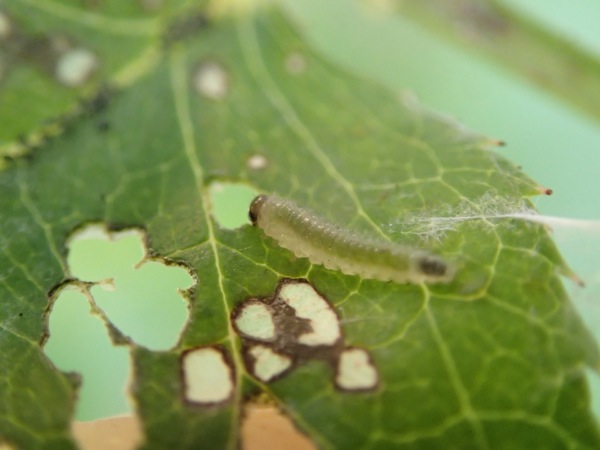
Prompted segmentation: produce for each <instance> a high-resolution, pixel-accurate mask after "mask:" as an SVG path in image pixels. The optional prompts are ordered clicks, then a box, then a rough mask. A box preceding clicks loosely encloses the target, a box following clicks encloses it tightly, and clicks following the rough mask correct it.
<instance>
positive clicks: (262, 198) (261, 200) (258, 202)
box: [248, 194, 269, 225]
mask: <svg viewBox="0 0 600 450" xmlns="http://www.w3.org/2000/svg"><path fill="white" fill-rule="evenodd" d="M268 198H269V197H268V196H266V195H264V194H261V195H258V196H256V197H254V200H252V203H250V209H249V210H248V217H249V218H250V222H252V225H256V222H257V221H258V217H259V215H260V210H261V209H262V206H263V205H264V204H265V202H266V201H267V200H268Z"/></svg>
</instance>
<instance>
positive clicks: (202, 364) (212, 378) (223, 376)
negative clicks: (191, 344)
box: [181, 347, 235, 405]
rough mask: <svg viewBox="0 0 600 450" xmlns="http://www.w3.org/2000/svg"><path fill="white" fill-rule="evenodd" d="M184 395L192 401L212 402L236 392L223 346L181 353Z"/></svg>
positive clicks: (230, 367)
mask: <svg viewBox="0 0 600 450" xmlns="http://www.w3.org/2000/svg"><path fill="white" fill-rule="evenodd" d="M181 376H182V384H183V397H184V399H185V400H186V401H187V402H189V403H196V404H201V405H210V404H216V403H222V402H225V401H227V400H228V399H229V398H231V396H232V395H233V391H234V387H235V385H234V381H233V380H234V377H233V370H232V365H231V362H230V361H229V359H228V357H227V354H226V353H225V351H224V350H223V349H221V348H220V347H197V348H193V349H189V350H186V351H185V352H183V354H182V355H181Z"/></svg>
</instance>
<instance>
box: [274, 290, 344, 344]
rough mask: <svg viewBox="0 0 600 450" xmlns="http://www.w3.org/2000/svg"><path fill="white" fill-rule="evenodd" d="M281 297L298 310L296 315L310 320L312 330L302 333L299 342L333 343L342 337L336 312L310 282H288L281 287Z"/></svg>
mask: <svg viewBox="0 0 600 450" xmlns="http://www.w3.org/2000/svg"><path fill="white" fill-rule="evenodd" d="M279 297H280V298H281V299H282V300H283V301H284V302H286V303H287V304H288V305H289V306H291V307H292V308H294V309H295V310H296V316H298V317H301V318H303V319H308V320H310V326H311V328H312V332H308V333H304V334H302V335H300V337H299V338H298V342H299V343H301V344H304V345H311V346H315V345H333V344H334V343H335V342H336V341H337V340H338V339H339V338H340V336H341V332H340V326H339V323H338V318H337V316H336V314H335V312H334V311H333V309H332V307H331V306H330V305H329V303H328V302H326V301H325V300H324V299H323V298H322V297H321V296H320V295H319V294H318V293H317V291H315V290H314V289H313V287H312V286H311V285H310V284H308V283H304V282H300V283H286V284H284V285H283V287H282V288H281V291H280V292H279Z"/></svg>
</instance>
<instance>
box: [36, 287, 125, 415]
mask: <svg viewBox="0 0 600 450" xmlns="http://www.w3.org/2000/svg"><path fill="white" fill-rule="evenodd" d="M92 314H93V311H92V307H91V305H90V303H89V302H88V299H87V298H86V297H85V295H84V294H83V292H81V291H77V290H75V289H63V290H62V291H61V292H60V294H59V295H58V297H57V298H56V299H55V301H54V304H53V306H52V312H51V314H50V317H49V328H50V337H49V338H48V341H47V343H46V345H45V346H44V351H45V352H46V355H47V356H48V357H49V358H50V359H51V360H52V362H53V363H54V364H55V365H56V366H57V367H58V368H59V369H61V370H62V371H65V372H77V373H79V374H80V375H81V377H82V385H81V387H80V388H79V392H78V402H77V407H76V418H77V419H78V420H93V419H97V418H100V417H108V416H113V415H116V414H124V413H128V412H130V411H131V408H130V405H129V404H128V402H127V399H126V398H125V395H124V394H125V390H126V385H127V377H128V372H129V368H128V367H129V356H128V350H127V348H125V347H117V346H114V344H113V343H112V342H111V339H110V337H109V335H108V330H107V328H106V326H105V324H104V323H103V321H102V319H101V318H100V317H98V316H97V315H96V316H94V315H92Z"/></svg>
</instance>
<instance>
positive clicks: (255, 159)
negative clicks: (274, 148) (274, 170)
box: [246, 154, 269, 170]
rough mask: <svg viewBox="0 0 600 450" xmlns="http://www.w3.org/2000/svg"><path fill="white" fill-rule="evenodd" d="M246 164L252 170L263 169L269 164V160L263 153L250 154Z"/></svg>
mask: <svg viewBox="0 0 600 450" xmlns="http://www.w3.org/2000/svg"><path fill="white" fill-rule="evenodd" d="M246 165H247V166H248V168H249V169H252V170H263V169H265V168H266V167H267V166H268V165H269V160H268V159H267V158H266V157H264V156H263V155H259V154H256V155H252V156H251V157H250V158H248V160H247V161H246Z"/></svg>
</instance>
